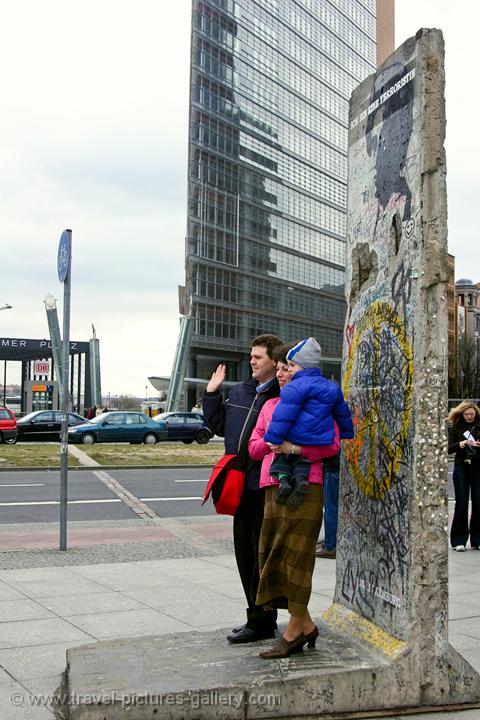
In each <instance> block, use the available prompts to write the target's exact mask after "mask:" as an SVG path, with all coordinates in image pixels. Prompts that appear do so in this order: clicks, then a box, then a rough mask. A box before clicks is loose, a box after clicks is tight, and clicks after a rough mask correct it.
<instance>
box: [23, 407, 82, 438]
mask: <svg viewBox="0 0 480 720" xmlns="http://www.w3.org/2000/svg"><path fill="white" fill-rule="evenodd" d="M83 422H85V418H84V417H82V416H81V415H77V413H74V412H69V413H68V425H69V427H70V426H71V425H78V424H79V423H83ZM61 424H62V413H61V412H60V410H35V411H34V412H31V413H28V415H25V416H24V417H22V418H20V419H19V420H17V439H18V440H34V441H36V440H51V441H53V442H55V441H57V440H60V430H61Z"/></svg>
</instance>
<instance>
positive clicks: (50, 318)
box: [43, 293, 63, 407]
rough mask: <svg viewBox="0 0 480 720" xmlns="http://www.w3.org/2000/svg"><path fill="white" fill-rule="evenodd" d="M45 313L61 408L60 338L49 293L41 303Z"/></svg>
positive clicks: (56, 316)
mask: <svg viewBox="0 0 480 720" xmlns="http://www.w3.org/2000/svg"><path fill="white" fill-rule="evenodd" d="M43 302H44V303H45V310H46V312H47V322H48V329H49V332H50V342H51V345H52V355H53V362H54V363H55V375H56V376H57V380H58V396H59V400H60V407H63V382H62V338H61V335H60V326H59V324H58V314H57V301H56V300H55V298H54V297H53V295H52V294H51V293H48V294H47V295H46V296H45V299H44V301H43Z"/></svg>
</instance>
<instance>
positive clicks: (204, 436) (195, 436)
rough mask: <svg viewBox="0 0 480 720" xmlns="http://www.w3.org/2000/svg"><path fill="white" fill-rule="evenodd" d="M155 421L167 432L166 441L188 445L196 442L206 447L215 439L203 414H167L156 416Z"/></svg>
mask: <svg viewBox="0 0 480 720" xmlns="http://www.w3.org/2000/svg"><path fill="white" fill-rule="evenodd" d="M153 420H154V422H156V423H157V424H158V425H160V427H161V428H162V430H165V431H166V432H167V437H166V438H165V439H166V440H181V441H182V442H184V443H187V444H189V443H192V442H193V441H194V440H196V441H197V443H200V445H206V444H207V443H208V441H209V440H210V439H211V438H212V437H213V433H212V432H211V431H210V428H209V427H208V425H207V424H206V423H205V420H204V417H203V415H202V414H201V413H192V412H185V413H180V412H166V413H161V414H160V415H156V416H155V417H154V418H153Z"/></svg>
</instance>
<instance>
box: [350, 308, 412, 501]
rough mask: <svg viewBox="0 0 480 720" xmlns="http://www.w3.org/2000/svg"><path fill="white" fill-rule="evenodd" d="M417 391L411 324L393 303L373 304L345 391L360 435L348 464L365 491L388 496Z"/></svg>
mask: <svg viewBox="0 0 480 720" xmlns="http://www.w3.org/2000/svg"><path fill="white" fill-rule="evenodd" d="M350 327H351V326H350ZM412 391H413V354H412V349H411V346H410V342H409V340H408V337H407V334H406V331H405V326H404V324H403V322H402V320H401V319H400V317H399V315H398V314H397V312H396V310H395V308H394V307H393V306H392V305H390V304H389V303H386V302H375V303H372V305H370V306H369V307H368V308H367V310H366V312H365V313H364V314H363V315H362V317H361V319H360V321H359V322H358V323H357V324H356V326H355V330H354V333H353V337H351V342H350V351H349V355H348V359H347V363H346V366H345V375H344V394H345V398H346V399H347V400H348V403H349V405H350V408H351V409H352V412H353V421H354V425H355V438H354V439H353V440H350V441H347V442H346V443H345V448H346V458H347V463H348V466H349V469H350V472H351V474H352V477H353V478H354V480H355V482H356V484H357V486H358V487H359V489H360V491H361V492H362V493H363V494H364V495H365V496H367V497H369V498H372V499H374V500H379V499H381V498H383V496H384V495H385V493H386V492H387V491H388V490H389V488H390V486H391V484H392V482H394V481H395V479H396V478H397V475H398V473H399V470H400V468H401V465H402V461H403V460H404V453H405V448H406V445H407V442H408V437H409V431H410V423H411V413H412Z"/></svg>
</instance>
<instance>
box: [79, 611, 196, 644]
mask: <svg viewBox="0 0 480 720" xmlns="http://www.w3.org/2000/svg"><path fill="white" fill-rule="evenodd" d="M68 620H69V622H70V623H72V624H73V625H75V626H76V627H77V628H80V630H83V631H84V632H85V633H88V634H89V635H90V636H92V637H94V638H96V639H103V638H112V637H132V636H137V635H143V634H145V633H150V634H152V635H158V634H161V633H168V632H186V631H188V630H190V626H189V625H188V624H187V623H185V622H182V621H180V620H178V619H176V618H174V617H170V616H169V615H167V614H165V613H162V612H159V611H158V610H153V609H149V608H145V609H142V610H125V611H123V612H122V611H119V612H106V613H94V614H92V615H70V616H69V617H68Z"/></svg>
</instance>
